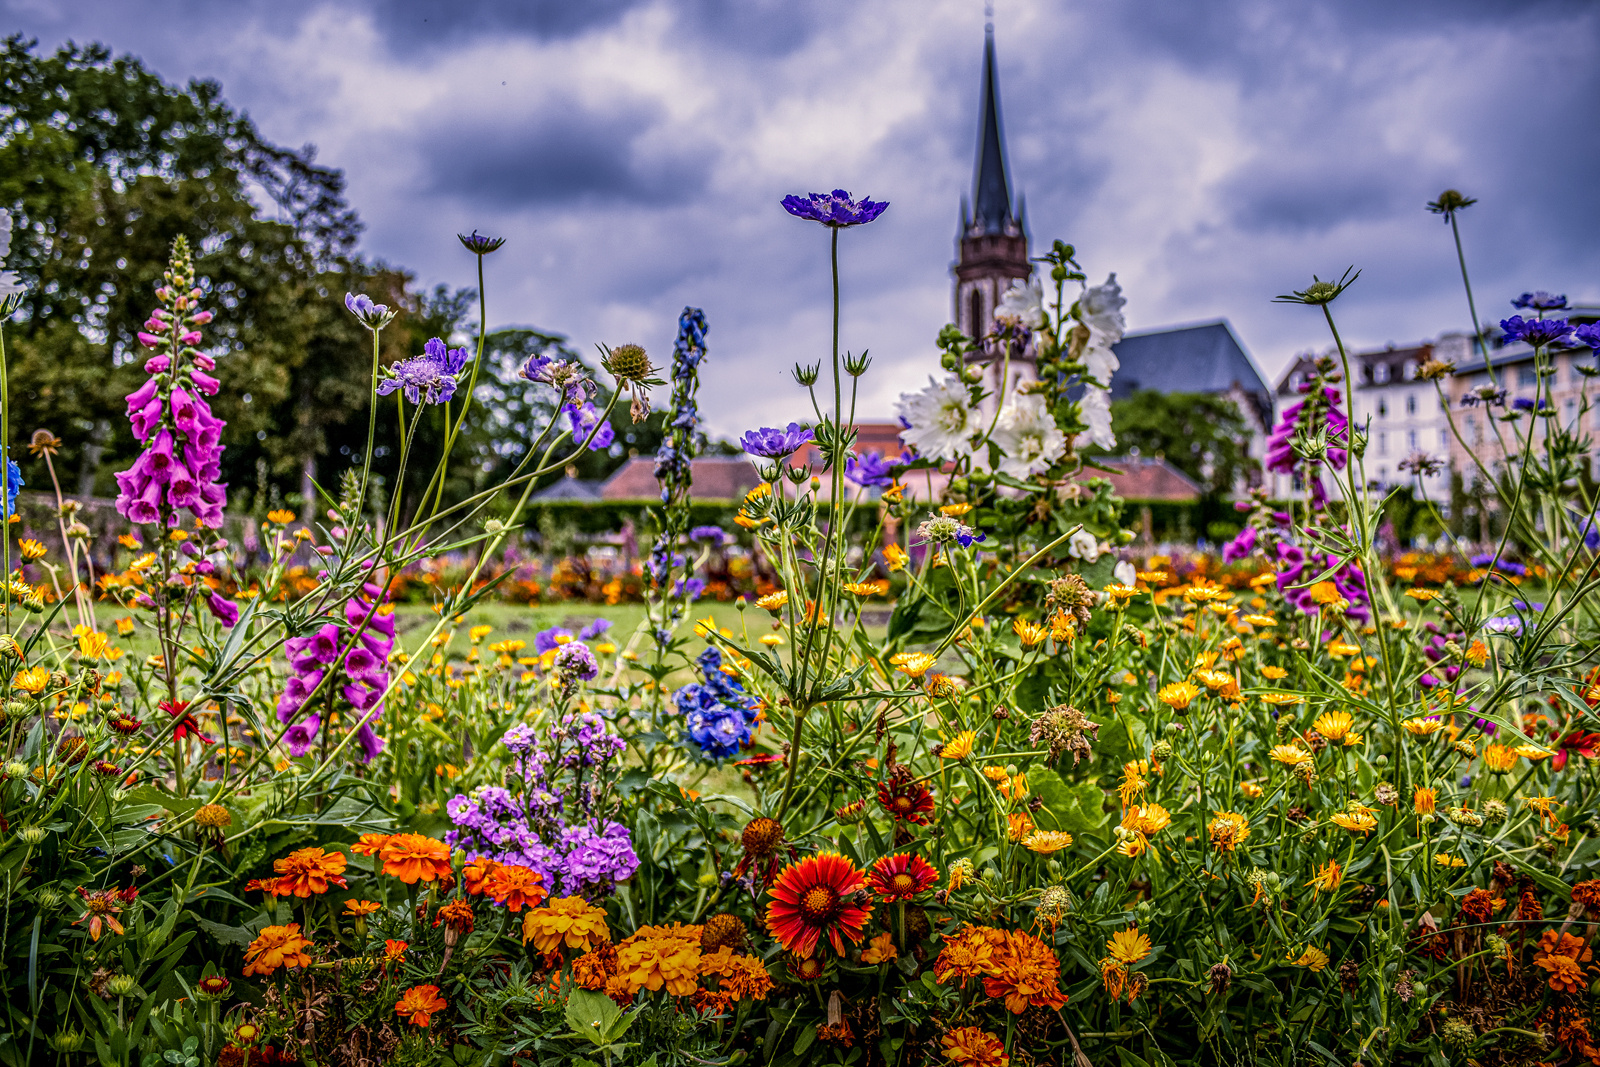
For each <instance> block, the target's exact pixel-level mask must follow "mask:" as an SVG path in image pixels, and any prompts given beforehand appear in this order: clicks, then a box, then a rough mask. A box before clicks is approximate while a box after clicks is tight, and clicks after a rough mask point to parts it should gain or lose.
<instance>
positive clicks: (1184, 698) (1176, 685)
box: [1156, 682, 1200, 711]
mask: <svg viewBox="0 0 1600 1067" xmlns="http://www.w3.org/2000/svg"><path fill="white" fill-rule="evenodd" d="M1199 695H1200V687H1199V686H1197V685H1195V684H1194V683H1193V682H1173V683H1172V684H1170V685H1164V686H1162V687H1161V691H1160V692H1158V693H1157V694H1156V699H1158V700H1160V701H1161V703H1163V704H1165V705H1166V706H1167V707H1169V708H1171V709H1172V710H1173V711H1182V710H1183V709H1184V708H1187V707H1188V706H1189V705H1190V704H1191V703H1193V702H1194V698H1195V697H1197V696H1199Z"/></svg>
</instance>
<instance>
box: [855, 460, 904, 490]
mask: <svg viewBox="0 0 1600 1067" xmlns="http://www.w3.org/2000/svg"><path fill="white" fill-rule="evenodd" d="M893 465H894V464H893V463H892V462H891V461H890V460H887V459H885V458H884V457H883V454H882V453H881V452H868V453H867V454H866V455H862V456H849V457H847V458H846V459H845V461H844V476H845V478H846V479H847V480H849V481H852V482H854V483H855V484H857V485H859V486H861V487H862V488H863V489H866V488H879V489H884V488H887V487H889V486H891V485H893V484H894V476H893V475H892V474H891V473H890V470H891V468H892V467H893Z"/></svg>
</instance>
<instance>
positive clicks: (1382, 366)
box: [1372, 363, 1389, 385]
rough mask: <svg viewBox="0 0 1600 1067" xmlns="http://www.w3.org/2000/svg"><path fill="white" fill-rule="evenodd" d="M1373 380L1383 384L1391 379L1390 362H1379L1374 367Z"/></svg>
mask: <svg viewBox="0 0 1600 1067" xmlns="http://www.w3.org/2000/svg"><path fill="white" fill-rule="evenodd" d="M1372 380H1373V381H1375V382H1377V383H1378V384H1379V385H1383V384H1384V383H1385V382H1387V381H1388V380H1389V364H1387V363H1379V364H1377V365H1376V366H1374V367H1373V368H1372Z"/></svg>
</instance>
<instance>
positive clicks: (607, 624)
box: [578, 619, 611, 641]
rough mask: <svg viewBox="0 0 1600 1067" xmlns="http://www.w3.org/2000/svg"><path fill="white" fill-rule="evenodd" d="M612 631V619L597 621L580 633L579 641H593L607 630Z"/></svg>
mask: <svg viewBox="0 0 1600 1067" xmlns="http://www.w3.org/2000/svg"><path fill="white" fill-rule="evenodd" d="M609 629H611V620H610V619H596V620H594V622H591V623H590V624H589V625H588V626H585V627H584V628H583V629H581V630H579V631H578V640H580V641H593V640H594V639H595V638H597V637H599V636H600V635H601V634H603V633H605V632H606V631H607V630H609Z"/></svg>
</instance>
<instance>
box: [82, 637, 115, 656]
mask: <svg viewBox="0 0 1600 1067" xmlns="http://www.w3.org/2000/svg"><path fill="white" fill-rule="evenodd" d="M110 649H111V638H109V637H107V636H106V635H105V634H103V633H101V632H100V631H98V630H90V631H88V632H86V633H81V634H79V635H78V655H80V656H82V657H84V658H85V659H101V658H102V657H104V656H106V655H107V654H108V653H109V651H110Z"/></svg>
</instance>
